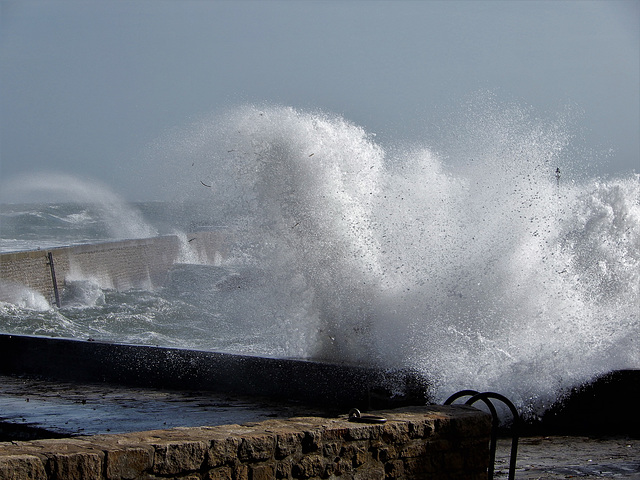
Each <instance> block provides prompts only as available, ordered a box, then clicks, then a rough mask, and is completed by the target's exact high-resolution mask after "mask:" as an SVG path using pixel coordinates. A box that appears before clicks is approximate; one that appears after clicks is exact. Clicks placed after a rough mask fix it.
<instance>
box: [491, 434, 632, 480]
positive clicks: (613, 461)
mask: <svg viewBox="0 0 640 480" xmlns="http://www.w3.org/2000/svg"><path fill="white" fill-rule="evenodd" d="M510 449H511V441H510V440H500V441H499V442H498V451H497V452H496V466H495V477H494V478H496V479H506V478H508V473H509V452H510ZM515 478H516V479H517V480H559V479H568V478H575V479H582V480H588V479H603V478H613V479H634V480H636V479H640V441H639V440H638V439H632V438H629V437H615V438H614V437H605V438H590V437H572V436H551V437H525V438H521V439H520V442H519V447H518V461H517V463H516V475H515Z"/></svg>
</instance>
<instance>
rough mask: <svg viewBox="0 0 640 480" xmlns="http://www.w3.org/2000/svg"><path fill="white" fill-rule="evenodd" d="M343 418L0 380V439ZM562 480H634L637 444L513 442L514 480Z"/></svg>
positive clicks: (504, 461) (506, 446)
mask: <svg viewBox="0 0 640 480" xmlns="http://www.w3.org/2000/svg"><path fill="white" fill-rule="evenodd" d="M344 413H346V412H338V411H335V412H328V411H323V410H318V409H314V408H311V407H307V406H304V405H302V404H295V403H290V404H284V403H278V402H273V401H269V400H262V399H256V398H255V397H251V398H248V397H240V396H232V395H221V394H213V393H209V392H200V393H198V392H178V391H163V390H152V389H141V388H127V387H113V386H109V385H84V384H83V385H79V384H73V383H64V382H51V381H45V380H36V379H32V378H20V377H13V376H0V441H7V440H19V439H24V440H26V439H29V438H33V437H34V436H40V437H42V436H71V435H94V434H102V433H124V432H132V431H144V430H153V429H162V428H171V427H177V426H187V427H188V426H201V425H209V426H214V425H225V424H233V423H239V424H242V423H246V422H253V421H261V420H265V419H268V418H288V417H293V416H299V415H314V416H336V415H338V414H344ZM639 436H640V432H639ZM509 451H510V441H509V440H500V442H499V444H498V452H497V456H496V472H495V473H496V474H495V478H496V479H506V478H507V475H508V464H509ZM569 478H574V479H584V480H589V479H603V478H611V479H637V480H640V441H639V440H638V439H633V438H629V437H616V438H612V437H607V438H589V437H584V436H580V437H578V436H549V437H543V436H536V437H525V438H522V439H520V442H519V449H518V461H517V470H516V479H523V480H559V479H569Z"/></svg>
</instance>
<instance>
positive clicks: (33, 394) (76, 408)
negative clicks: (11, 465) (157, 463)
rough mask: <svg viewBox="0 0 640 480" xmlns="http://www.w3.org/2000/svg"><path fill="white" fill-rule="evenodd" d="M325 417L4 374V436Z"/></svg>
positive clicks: (198, 395) (252, 401) (250, 403)
mask: <svg viewBox="0 0 640 480" xmlns="http://www.w3.org/2000/svg"><path fill="white" fill-rule="evenodd" d="M299 415H317V416H323V415H326V412H323V411H321V410H314V409H312V408H310V407H306V406H303V405H298V404H294V403H290V404H287V403H278V402H273V401H268V400H264V401H263V400H261V399H256V398H254V397H251V398H247V397H240V396H231V395H223V394H214V393H209V392H178V391H166V390H151V389H141V388H127V387H121V386H110V385H104V384H95V385H93V384H92V385H86V384H82V385H80V384H73V383H65V382H51V381H46V380H37V379H32V378H19V377H13V376H0V440H7V439H9V440H10V439H11V438H4V439H2V438H1V437H2V435H3V433H4V435H5V437H7V436H10V435H12V433H10V432H12V431H22V432H24V433H25V435H27V436H28V435H29V433H28V432H32V435H37V436H43V435H47V432H48V433H49V434H50V435H51V436H71V435H95V434H102V433H125V432H133V431H144V430H154V429H163V428H172V427H194V426H203V425H207V426H215V425H226V424H234V423H238V424H242V423H246V422H254V421H262V420H265V419H268V418H288V417H293V416H299ZM2 425H4V428H2Z"/></svg>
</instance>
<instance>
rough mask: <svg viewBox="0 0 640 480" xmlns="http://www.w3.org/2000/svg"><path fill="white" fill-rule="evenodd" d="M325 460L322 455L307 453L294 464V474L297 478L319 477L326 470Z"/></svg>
mask: <svg viewBox="0 0 640 480" xmlns="http://www.w3.org/2000/svg"><path fill="white" fill-rule="evenodd" d="M324 464H325V460H324V457H321V456H320V455H307V456H304V457H302V458H301V459H300V461H299V462H298V463H297V464H296V465H294V466H293V471H292V472H293V476H294V477H295V478H311V477H318V476H320V475H321V474H322V472H323V471H324Z"/></svg>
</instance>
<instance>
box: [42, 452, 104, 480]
mask: <svg viewBox="0 0 640 480" xmlns="http://www.w3.org/2000/svg"><path fill="white" fill-rule="evenodd" d="M46 456H47V467H46V469H47V470H48V471H49V472H50V477H49V478H51V479H54V480H63V479H64V480H85V479H87V478H101V477H102V465H103V463H102V462H103V459H104V453H103V452H88V451H80V452H64V453H56V452H51V453H47V454H46Z"/></svg>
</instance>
